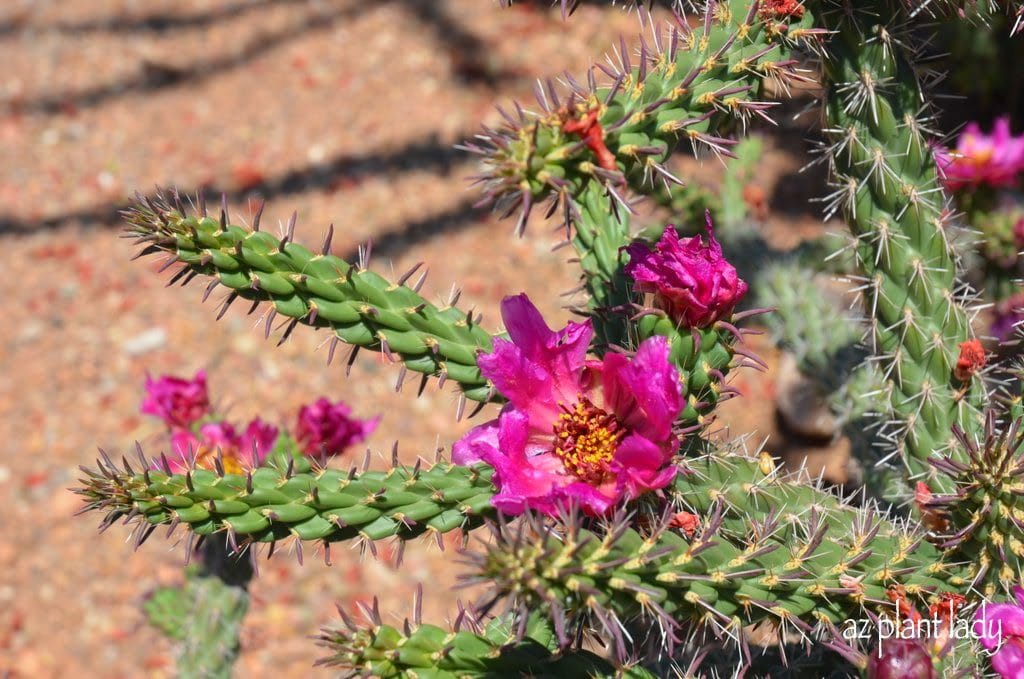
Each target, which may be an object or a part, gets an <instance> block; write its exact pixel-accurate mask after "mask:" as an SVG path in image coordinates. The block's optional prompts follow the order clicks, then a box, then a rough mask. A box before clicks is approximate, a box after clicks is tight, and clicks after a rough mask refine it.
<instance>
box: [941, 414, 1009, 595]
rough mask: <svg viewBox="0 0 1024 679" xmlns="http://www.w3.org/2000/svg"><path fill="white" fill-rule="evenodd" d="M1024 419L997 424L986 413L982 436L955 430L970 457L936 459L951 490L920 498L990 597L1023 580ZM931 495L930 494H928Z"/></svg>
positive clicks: (950, 546) (943, 537)
mask: <svg viewBox="0 0 1024 679" xmlns="http://www.w3.org/2000/svg"><path fill="white" fill-rule="evenodd" d="M1022 424H1024V421H1022V420H1020V419H1016V420H1014V421H1012V422H1011V423H1010V424H1009V425H1008V426H1004V427H999V425H998V424H997V422H996V418H995V414H994V413H993V412H991V411H990V412H989V413H988V417H987V418H986V422H985V430H984V433H983V438H982V439H981V440H980V441H976V440H974V439H973V438H971V437H969V436H968V435H967V434H966V433H965V432H963V431H962V430H959V429H958V430H956V432H955V433H956V436H957V441H958V443H959V445H960V447H961V450H962V451H964V452H966V461H965V462H959V461H957V460H954V459H951V457H950V456H947V457H945V458H943V459H941V460H933V462H932V464H933V465H935V467H936V468H937V469H938V470H939V472H940V473H942V474H943V476H945V477H946V478H948V479H949V480H950V481H952V487H953V492H951V493H949V494H945V495H940V494H930V493H927V491H926V496H925V497H924V498H922V500H923V505H924V506H923V508H922V512H923V513H924V514H925V515H926V516H928V515H929V514H931V519H932V521H931V523H932V530H933V531H934V532H935V533H936V535H937V542H939V543H940V545H941V546H942V547H943V548H945V549H950V550H952V553H953V554H955V555H958V556H959V557H960V558H963V559H964V560H965V561H967V562H969V563H970V572H969V576H970V578H971V581H972V585H973V586H974V587H977V588H978V589H979V590H980V591H981V592H982V594H984V595H985V596H986V597H992V596H993V595H995V594H997V593H1000V592H1003V591H1005V592H1009V591H1010V589H1011V587H1012V586H1013V585H1016V584H1018V583H1020V582H1021V580H1024V542H1022V540H1021V537H1022V536H1024V500H1022V490H1024V480H1022V479H1024V450H1022V448H1024V431H1022V429H1021V427H1022ZM929 495H930V497H929Z"/></svg>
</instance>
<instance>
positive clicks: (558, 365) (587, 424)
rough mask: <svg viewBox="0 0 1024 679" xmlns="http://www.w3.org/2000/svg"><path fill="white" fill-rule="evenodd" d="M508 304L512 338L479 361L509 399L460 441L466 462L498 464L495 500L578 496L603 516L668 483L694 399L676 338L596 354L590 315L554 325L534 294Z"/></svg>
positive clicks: (549, 504) (548, 508) (515, 509)
mask: <svg viewBox="0 0 1024 679" xmlns="http://www.w3.org/2000/svg"><path fill="white" fill-rule="evenodd" d="M501 309H502V318H503V319H504V321H505V325H506V327H507V328H508V333H509V336H510V337H511V341H508V340H503V339H498V340H495V342H494V351H493V352H491V353H490V354H487V355H482V356H480V358H479V360H478V363H479V366H480V371H481V372H482V373H483V374H484V376H485V377H487V378H488V379H489V380H491V382H493V384H494V386H495V388H496V389H497V390H498V392H499V393H500V394H501V395H502V396H504V397H506V398H507V399H508V401H509V402H508V404H507V405H506V406H505V407H504V408H503V409H502V411H501V413H500V414H499V416H498V418H497V419H496V420H492V421H491V422H487V423H485V424H482V425H480V426H478V427H475V428H474V429H472V430H470V431H469V432H468V433H467V434H466V435H465V436H464V437H463V438H462V439H461V440H460V441H458V442H457V443H456V444H455V446H454V448H453V450H452V459H453V460H454V461H455V462H456V463H458V464H464V465H469V464H474V463H476V462H480V461H482V462H486V463H487V464H489V465H491V466H492V467H494V470H495V475H494V483H495V485H496V486H497V488H498V493H497V495H495V497H494V499H493V501H492V502H493V504H494V506H495V507H497V508H498V509H499V510H501V511H502V512H504V513H506V514H521V513H522V512H523V511H525V510H526V509H528V508H529V509H536V510H538V511H541V512H545V513H549V514H550V513H553V512H555V511H557V509H558V508H559V506H561V505H563V504H565V503H566V502H568V501H571V500H575V501H576V502H578V503H579V505H580V506H581V508H582V509H583V510H584V511H585V512H586V513H588V514H591V515H601V514H604V513H606V512H607V511H608V509H609V508H610V507H612V505H614V504H615V503H616V502H618V501H619V500H620V499H622V498H623V497H628V498H633V497H636V496H638V495H640V494H642V493H644V492H645V491H648V490H654V489H657V488H663V487H664V486H665V485H667V484H668V483H669V482H670V481H671V480H672V478H673V477H674V476H675V473H676V468H675V467H674V466H672V464H671V460H672V456H673V455H674V454H675V452H676V451H677V450H678V448H679V440H678V438H677V437H676V436H675V434H673V432H672V426H673V422H674V421H675V419H676V416H677V415H678V414H679V412H680V410H682V408H683V406H684V403H685V402H684V399H683V395H682V390H681V388H680V384H679V374H678V373H677V371H676V369H675V367H674V366H673V365H672V364H671V363H669V360H668V356H669V348H668V344H667V342H666V340H665V339H664V338H662V337H654V338H651V339H648V340H646V341H645V342H643V343H642V344H641V345H640V347H639V348H638V349H637V352H636V355H635V356H633V357H632V358H631V359H630V358H627V357H626V356H624V355H622V354H617V353H608V354H606V355H605V357H604V359H603V360H601V361H596V360H590V361H588V360H587V359H586V354H587V348H588V347H589V345H590V340H591V337H592V336H593V329H592V328H591V326H590V322H589V321H587V322H586V323H569V324H568V325H567V326H566V327H565V328H564V329H562V330H559V331H557V332H553V331H552V330H551V329H550V328H548V326H547V324H546V323H545V322H544V319H543V318H542V317H541V315H540V312H538V311H537V308H536V307H535V306H534V305H533V304H532V303H531V302H530V300H529V299H528V298H527V297H526V295H517V296H515V297H506V298H505V300H504V301H503V302H502V305H501Z"/></svg>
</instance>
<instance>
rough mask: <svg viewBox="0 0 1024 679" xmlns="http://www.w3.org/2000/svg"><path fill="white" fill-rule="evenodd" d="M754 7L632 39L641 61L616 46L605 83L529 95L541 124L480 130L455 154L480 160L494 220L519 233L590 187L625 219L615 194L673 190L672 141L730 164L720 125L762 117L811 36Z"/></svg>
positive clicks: (730, 8)
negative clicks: (537, 210) (766, 98)
mask: <svg viewBox="0 0 1024 679" xmlns="http://www.w3.org/2000/svg"><path fill="white" fill-rule="evenodd" d="M759 7H760V4H759V3H758V2H757V1H754V0H729V1H728V2H708V3H707V5H706V9H705V16H704V17H703V21H702V22H700V23H699V24H695V26H696V27H693V26H691V25H690V24H688V23H686V22H685V21H679V22H678V23H676V24H674V25H672V26H669V27H667V28H665V27H660V28H655V29H654V33H653V35H654V40H653V44H650V43H648V42H647V41H646V40H644V39H641V46H640V50H639V55H634V54H631V52H630V50H629V48H627V47H626V45H625V42H623V43H622V44H621V45H620V47H619V49H618V50H617V53H616V54H615V55H614V57H613V58H610V59H609V60H608V63H609V64H612V65H610V66H609V65H605V64H601V65H600V66H598V67H597V68H599V69H600V70H601V71H603V72H604V74H605V75H606V76H607V77H608V78H609V79H610V80H611V84H610V85H607V86H606V85H598V74H597V73H596V72H595V70H591V71H590V72H589V73H588V74H587V82H586V84H581V83H579V82H578V81H577V80H576V79H575V78H572V77H571V76H567V77H566V80H567V81H568V83H569V85H570V87H571V91H570V93H569V94H568V96H567V98H566V99H565V100H563V99H562V98H561V97H560V96H559V94H558V92H557V91H556V89H555V87H554V85H553V84H552V83H549V84H548V87H547V88H546V89H545V88H543V87H538V89H537V92H536V94H537V100H538V102H539V104H540V106H541V108H542V109H543V112H542V113H541V114H540V115H537V116H533V115H529V114H527V112H526V111H525V110H523V109H522V108H521V107H520V106H519V105H518V104H517V105H516V109H515V113H514V114H508V113H505V112H504V111H503V114H504V117H505V123H506V124H505V125H504V127H503V128H502V129H500V130H490V129H487V130H485V131H484V134H481V135H478V136H477V137H476V138H475V140H474V141H472V142H467V143H466V144H464V146H463V147H462V148H464V149H465V150H467V151H470V152H473V153H476V154H478V155H480V156H481V157H482V158H483V164H484V169H483V173H482V176H481V180H482V181H483V183H484V185H485V191H486V194H487V199H488V200H489V201H490V202H492V203H494V204H495V206H496V207H497V209H498V210H499V211H501V212H506V213H510V212H512V211H514V210H515V209H516V208H517V207H518V208H519V210H520V217H519V223H518V225H517V231H519V232H521V231H522V230H523V228H525V225H526V221H527V218H528V216H529V213H530V211H531V209H532V207H533V206H535V205H537V204H539V203H541V202H543V201H545V200H551V201H553V202H558V201H562V202H563V204H564V205H565V214H566V216H567V218H566V221H567V222H569V221H570V219H569V215H571V213H572V208H571V206H570V204H571V203H572V202H575V200H576V197H578V196H580V195H582V193H583V190H584V189H585V188H586V186H587V184H588V183H590V182H598V183H600V184H602V185H604V187H605V189H606V190H607V191H609V192H610V194H611V195H612V196H613V198H615V199H616V200H617V201H618V202H619V203H620V204H621V206H622V209H625V210H627V211H628V210H629V207H628V205H627V204H626V203H625V200H624V198H623V196H622V194H621V189H622V187H623V186H624V185H625V184H627V183H628V184H629V185H631V186H632V187H633V188H634V189H637V190H638V191H639V192H641V193H644V192H645V190H644V187H649V186H650V185H651V184H652V183H653V181H654V180H657V179H660V180H663V181H666V182H673V183H681V182H680V181H679V180H678V179H677V178H676V177H674V176H673V175H672V173H671V172H670V171H669V170H668V169H667V168H666V167H665V166H664V161H665V160H666V159H667V158H668V156H669V155H670V154H671V152H672V149H673V148H674V147H675V145H676V143H677V142H678V141H680V140H687V141H689V142H690V143H691V144H692V145H693V146H694V148H695V149H699V150H705V149H709V150H711V151H712V152H714V153H716V154H729V153H730V151H729V147H730V146H731V145H732V144H733V142H732V141H731V140H728V139H724V138H721V137H719V136H716V133H717V130H718V128H719V127H721V126H722V124H723V123H724V122H725V121H728V120H731V119H733V118H740V119H747V118H750V117H753V116H758V117H761V118H768V114H767V109H769V108H770V107H771V104H769V103H766V102H763V101H758V100H756V97H757V96H758V93H759V90H760V86H761V83H762V81H763V80H765V79H772V80H780V81H783V82H784V81H786V80H791V79H796V78H799V77H800V76H799V74H798V72H797V67H796V61H795V60H794V59H793V58H791V55H790V49H791V48H792V47H793V46H794V45H796V44H799V43H801V42H804V41H806V40H807V39H808V38H810V37H812V36H814V35H815V34H816V31H815V30H814V29H812V28H811V26H812V24H813V18H812V17H811V13H810V12H809V11H806V12H805V11H801V12H800V16H799V17H797V16H791V17H778V18H775V17H771V18H769V17H764V16H762V13H761V12H759Z"/></svg>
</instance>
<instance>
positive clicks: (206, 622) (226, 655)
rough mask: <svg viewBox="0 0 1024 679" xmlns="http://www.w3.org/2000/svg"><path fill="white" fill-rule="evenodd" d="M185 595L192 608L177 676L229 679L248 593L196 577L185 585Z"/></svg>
mask: <svg viewBox="0 0 1024 679" xmlns="http://www.w3.org/2000/svg"><path fill="white" fill-rule="evenodd" d="M184 595H185V597H186V599H187V601H188V603H189V604H190V606H189V614H188V616H187V617H186V618H185V620H184V622H185V623H186V624H187V625H188V629H187V630H185V634H184V635H183V637H182V639H181V640H180V641H179V643H178V650H177V659H176V665H177V670H178V675H177V676H179V677H182V679H230V677H231V669H232V667H233V666H234V664H235V660H236V659H237V658H238V652H239V650H240V646H239V641H238V638H239V633H240V631H241V626H242V620H243V619H244V618H245V613H246V611H247V610H248V609H249V593H248V592H247V591H246V590H245V588H244V587H237V586H233V585H229V584H227V583H225V582H224V581H223V580H221V579H220V578H217V577H210V576H197V577H195V578H191V579H190V580H189V581H188V582H187V583H186V585H185V589H184Z"/></svg>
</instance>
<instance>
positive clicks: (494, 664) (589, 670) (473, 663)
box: [317, 606, 654, 679]
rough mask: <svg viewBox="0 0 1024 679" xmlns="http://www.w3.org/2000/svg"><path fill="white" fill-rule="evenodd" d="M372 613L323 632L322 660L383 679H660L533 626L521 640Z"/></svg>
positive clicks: (495, 631)
mask: <svg viewBox="0 0 1024 679" xmlns="http://www.w3.org/2000/svg"><path fill="white" fill-rule="evenodd" d="M370 617H371V624H370V625H368V626H366V627H360V626H358V625H356V624H355V623H354V622H353V621H352V620H350V619H349V618H348V617H347V616H345V617H344V623H345V626H344V627H339V628H335V629H324V630H322V631H321V634H320V636H319V637H318V643H319V644H320V645H321V646H325V647H326V648H328V649H329V651H330V653H331V655H329V656H327V657H325V658H322V659H321V660H319V661H318V662H317V664H318V665H326V666H329V667H338V668H341V669H343V670H347V674H346V675H344V676H350V677H354V676H366V677H378V678H379V679H424V678H426V677H430V678H431V679H473V678H477V677H479V678H484V677H487V678H489V677H527V676H529V677H538V678H541V677H543V678H545V679H564V678H566V677H588V678H594V679H599V678H604V677H607V678H608V679H612V678H613V677H614V678H620V679H654V675H653V674H650V673H649V672H646V671H644V670H643V669H641V668H639V667H625V668H620V667H616V666H615V665H613V664H612V663H610V662H609V661H607V660H605V659H603V658H601V657H600V656H597V655H595V654H593V653H591V652H589V651H585V650H568V651H563V652H557V651H555V650H553V649H551V648H550V647H549V645H548V644H547V643H545V641H546V639H545V636H547V635H542V637H541V639H540V640H538V639H537V638H535V637H534V636H533V635H531V634H530V631H531V630H530V628H529V627H528V628H527V635H526V636H524V637H522V638H517V637H516V635H514V634H509V633H507V632H506V631H504V630H502V629H501V627H500V626H494V625H491V626H488V628H487V629H480V627H479V626H478V625H477V626H476V628H477V629H476V630H475V631H471V630H468V629H458V627H459V626H456V631H454V632H450V631H447V630H445V629H443V628H441V627H437V626H436V625H428V624H423V623H420V622H416V623H411V622H409V621H408V620H406V622H405V625H404V628H403V629H398V628H396V627H392V626H391V625H386V624H384V623H383V622H381V620H380V615H379V613H377V611H376V606H374V608H373V609H371V610H370ZM463 619H464V618H463ZM549 634H550V633H548V635H549Z"/></svg>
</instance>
